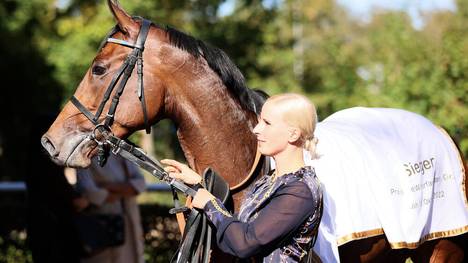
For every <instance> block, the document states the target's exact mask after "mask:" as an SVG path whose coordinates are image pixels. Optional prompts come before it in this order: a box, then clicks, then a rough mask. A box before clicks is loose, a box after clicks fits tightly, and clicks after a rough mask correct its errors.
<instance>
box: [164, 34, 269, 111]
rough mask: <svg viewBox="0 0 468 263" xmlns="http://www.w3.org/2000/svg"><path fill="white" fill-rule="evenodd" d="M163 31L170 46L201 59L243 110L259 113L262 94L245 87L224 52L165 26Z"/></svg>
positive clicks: (238, 73)
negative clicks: (167, 37) (216, 75)
mask: <svg viewBox="0 0 468 263" xmlns="http://www.w3.org/2000/svg"><path fill="white" fill-rule="evenodd" d="M165 31H166V33H167V34H168V36H169V41H170V43H171V44H172V45H174V46H175V47H177V48H180V49H182V50H184V51H186V52H188V53H189V54H191V55H192V56H194V57H195V58H199V57H203V58H204V59H205V60H206V62H207V63H208V65H209V66H210V68H211V69H212V70H213V71H214V72H216V74H218V76H219V77H220V78H221V80H222V81H223V83H224V85H225V86H226V87H227V88H228V90H229V92H230V93H231V94H232V95H234V97H236V98H237V99H238V100H239V103H240V104H241V106H242V107H243V108H244V109H247V110H250V111H253V112H255V113H256V114H259V113H260V110H261V107H262V105H263V103H264V102H265V97H264V96H263V94H262V93H259V92H257V91H253V90H251V89H249V88H248V87H247V85H246V84H245V78H244V75H242V73H241V72H240V70H239V68H237V66H236V65H235V64H234V63H233V62H232V61H231V59H230V58H229V56H228V55H227V54H226V53H225V52H224V51H222V50H221V49H219V48H217V47H213V46H211V45H209V44H207V43H204V42H203V41H201V40H198V39H196V38H194V37H192V36H190V35H187V34H185V33H183V32H181V31H179V30H177V29H175V28H172V27H169V26H166V28H165ZM263 93H264V92H263ZM265 94H266V93H265Z"/></svg>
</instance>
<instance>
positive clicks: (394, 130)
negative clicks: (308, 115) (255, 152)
mask: <svg viewBox="0 0 468 263" xmlns="http://www.w3.org/2000/svg"><path fill="white" fill-rule="evenodd" d="M315 135H316V136H317V138H318V140H319V142H318V145H317V152H318V154H319V158H318V159H316V160H313V161H310V162H309V163H308V164H310V165H312V166H313V167H314V168H315V170H316V173H317V176H318V177H319V179H320V181H321V182H322V185H323V189H324V214H323V218H322V222H321V224H320V227H319V236H318V239H317V243H316V245H315V247H314V249H315V250H316V252H317V253H318V254H319V256H320V257H321V258H322V260H323V262H339V257H338V248H337V246H339V245H342V244H345V243H346V242H349V241H352V240H357V239H361V238H365V237H371V236H376V235H380V234H383V233H385V235H386V237H387V239H388V241H389V242H390V244H391V246H392V248H416V247H417V246H418V245H419V244H421V243H422V242H424V241H426V240H431V239H435V238H440V237H449V236H455V235H460V234H463V233H466V232H468V203H467V200H466V197H465V188H464V183H465V182H464V168H463V165H462V163H461V159H460V156H459V154H458V151H457V149H456V147H455V145H454V144H453V142H452V140H451V139H450V137H449V136H448V135H447V134H446V133H445V132H444V131H443V130H442V129H440V128H438V127H436V126H435V125H434V124H432V123H431V122H430V121H429V120H427V119H425V118H424V117H422V116H420V115H417V114H414V113H411V112H407V111H403V110H397V109H383V108H362V107H358V108H351V109H347V110H343V111H340V112H337V113H335V114H333V115H331V116H330V117H328V118H326V119H325V120H324V121H322V122H320V123H319V124H318V125H317V129H316V132H315ZM305 155H306V156H305V157H306V158H305V159H306V160H310V158H309V157H308V153H305Z"/></svg>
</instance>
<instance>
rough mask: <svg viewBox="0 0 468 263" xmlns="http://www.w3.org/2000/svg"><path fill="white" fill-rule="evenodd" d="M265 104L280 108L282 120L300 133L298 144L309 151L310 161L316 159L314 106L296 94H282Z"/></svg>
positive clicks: (315, 113)
mask: <svg viewBox="0 0 468 263" xmlns="http://www.w3.org/2000/svg"><path fill="white" fill-rule="evenodd" d="M266 102H269V103H273V104H274V105H275V106H278V107H280V109H281V112H282V113H283V116H282V118H283V120H284V121H285V122H286V123H287V124H288V125H290V126H292V127H295V128H298V129H299V130H300V131H301V137H300V138H299V142H300V143H301V144H302V147H303V148H304V149H306V150H307V151H309V153H310V156H311V158H312V159H316V158H317V153H316V146H317V143H318V140H317V138H316V137H315V136H314V131H315V127H316V126H317V121H318V120H317V111H316V109H315V105H314V104H313V103H312V102H311V101H310V100H309V99H308V98H307V97H305V96H303V95H300V94H296V93H284V94H279V95H275V96H272V97H270V98H268V100H267V101H266Z"/></svg>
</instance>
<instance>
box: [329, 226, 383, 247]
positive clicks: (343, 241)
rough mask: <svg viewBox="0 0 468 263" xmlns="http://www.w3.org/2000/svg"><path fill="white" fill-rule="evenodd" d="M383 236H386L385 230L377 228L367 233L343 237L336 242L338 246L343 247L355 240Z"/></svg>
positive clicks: (356, 233)
mask: <svg viewBox="0 0 468 263" xmlns="http://www.w3.org/2000/svg"><path fill="white" fill-rule="evenodd" d="M383 234H384V231H383V229H382V228H377V229H372V230H367V231H362V232H355V233H351V234H349V235H346V236H342V237H340V238H338V239H337V240H336V242H337V243H338V246H341V245H344V244H346V243H348V242H350V241H353V240H358V239H363V238H367V237H374V236H379V235H383Z"/></svg>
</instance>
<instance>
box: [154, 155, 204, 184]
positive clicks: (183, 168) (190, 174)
mask: <svg viewBox="0 0 468 263" xmlns="http://www.w3.org/2000/svg"><path fill="white" fill-rule="evenodd" d="M161 163H163V164H165V165H169V166H167V167H166V168H164V170H166V172H168V173H169V176H170V177H172V178H176V179H179V180H181V181H183V182H184V183H186V184H198V183H200V182H201V176H200V175H199V174H197V173H196V172H195V171H194V170H192V169H190V167H188V166H187V165H185V164H183V163H179V162H178V161H175V160H170V159H164V160H161Z"/></svg>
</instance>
